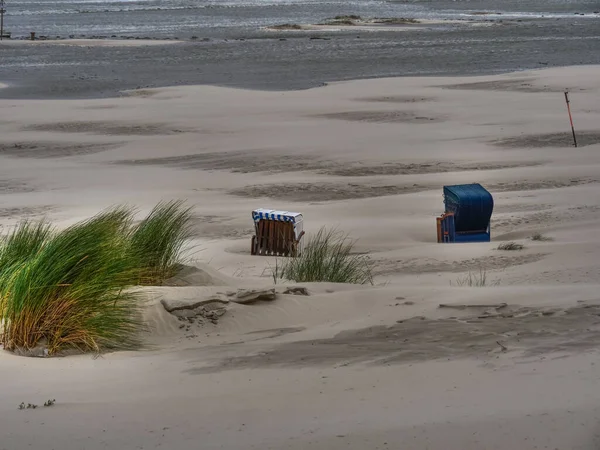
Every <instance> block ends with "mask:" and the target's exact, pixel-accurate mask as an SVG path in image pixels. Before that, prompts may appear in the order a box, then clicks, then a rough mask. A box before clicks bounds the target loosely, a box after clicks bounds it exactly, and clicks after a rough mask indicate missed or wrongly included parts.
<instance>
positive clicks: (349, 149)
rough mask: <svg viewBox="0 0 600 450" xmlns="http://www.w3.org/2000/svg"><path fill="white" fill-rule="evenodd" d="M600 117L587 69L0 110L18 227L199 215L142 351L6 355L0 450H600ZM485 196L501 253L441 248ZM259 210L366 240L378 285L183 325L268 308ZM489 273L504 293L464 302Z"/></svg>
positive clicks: (593, 72)
mask: <svg viewBox="0 0 600 450" xmlns="http://www.w3.org/2000/svg"><path fill="white" fill-rule="evenodd" d="M565 89H568V90H569V91H570V98H571V107H572V111H573V117H574V121H575V126H576V129H577V130H578V137H579V143H580V146H579V147H578V148H574V147H573V146H572V144H571V135H570V125H569V120H568V115H567V111H566V105H565V101H564V94H563V92H564V90H565ZM599 96H600V67H592V66H590V67H567V68H560V69H549V70H542V71H531V72H520V73H513V74H507V75H501V76H484V77H462V78H400V79H378V80H363V81H351V82H342V83H335V84H331V85H328V86H325V87H322V88H316V89H311V90H304V91H294V92H260V91H244V90H236V89H226V88H218V87H176V88H161V89H144V90H138V91H128V92H123V94H122V96H121V97H119V98H109V99H98V100H70V101H66V100H64V101H60V100H0V223H1V224H2V225H3V226H4V227H10V226H11V225H13V224H15V223H16V222H17V221H18V220H20V219H23V218H30V219H36V218H41V217H47V218H49V219H51V220H52V221H54V222H55V223H56V224H57V225H58V226H61V227H63V226H67V225H69V224H72V223H74V222H75V221H78V220H81V219H84V218H86V217H89V216H90V215H92V214H95V213H97V212H98V211H99V210H101V209H103V208H106V207H108V206H111V205H114V204H120V203H127V204H133V205H137V206H138V207H139V210H140V214H143V213H145V212H147V211H148V210H149V209H150V208H151V207H152V206H154V205H155V204H156V202H157V201H159V200H162V199H165V200H168V199H175V198H182V199H187V200H188V202H189V203H190V204H191V205H193V206H194V211H195V214H196V217H195V222H194V226H195V229H196V232H197V238H196V239H195V241H194V242H193V244H194V246H195V251H194V252H193V253H192V254H191V255H190V257H191V259H192V261H191V263H190V264H191V265H192V266H194V267H193V268H188V269H186V270H185V272H184V273H182V274H181V276H180V278H179V281H178V283H176V284H178V286H163V287H160V288H156V289H148V304H147V305H146V307H145V317H146V319H147V323H148V331H147V332H145V334H144V338H145V341H146V343H147V344H148V345H147V348H146V349H144V350H141V351H138V352H117V353H111V354H104V355H102V356H100V357H98V358H96V357H93V356H91V355H78V356H69V357H65V358H52V359H40V358H23V357H19V356H15V355H12V354H9V353H6V352H4V353H1V354H0V378H1V379H2V397H1V398H2V402H0V437H1V439H0V448H3V449H4V448H5V449H11V450H12V449H21V448H23V449H24V448H34V449H52V448H55V449H90V450H91V449H93V450H96V449H105V448H119V449H142V448H143V449H150V448H165V449H173V450H175V449H190V448H201V449H231V450H237V449H244V450H247V449H261V450H265V449H306V448H314V449H334V450H335V449H356V450H359V449H360V450H365V449H402V450H407V449H426V448H427V449H439V450H442V449H503V450H505V449H506V450H509V449H511V450H513V449H520V450H529V449H544V448H548V449H561V450H562V449H570V450H571V449H573V450H574V449H597V448H599V446H600V435H599V433H600V427H599V423H598V421H599V419H600V410H599V408H600V389H598V382H597V380H598V378H599V376H600V372H599V369H600V368H599V364H598V362H599V358H598V351H597V349H598V346H599V345H600V327H599V325H600V317H599V316H600V298H599V294H598V289H599V287H600V283H599V280H600V259H599V258H598V252H599V251H600V239H599V238H598V236H599V233H600V225H599V223H600V222H599V219H600V207H599V205H598V198H600V197H599V194H600V129H599V128H598V124H599V119H600V107H599V106H598V105H599V102H598V98H599ZM469 182H479V183H482V184H483V185H484V186H485V187H487V188H488V190H490V191H491V192H492V194H493V195H494V200H495V210H494V215H493V218H492V242H491V243H477V244H464V245H439V244H437V243H436V231H435V217H436V216H437V215H439V214H440V213H441V212H442V211H443V202H442V186H443V185H445V184H455V183H469ZM260 207H263V208H272V209H283V210H291V211H299V212H302V213H303V214H304V219H305V229H306V231H307V232H308V233H309V234H310V233H312V232H315V231H317V230H318V229H319V228H320V227H322V226H328V227H338V228H339V229H341V230H344V231H345V232H348V233H350V235H351V236H352V237H353V238H357V239H358V242H357V244H356V245H357V250H358V251H364V252H369V253H370V257H371V259H372V261H373V264H374V268H375V271H376V278H375V286H348V285H335V284H306V285H302V286H305V287H306V288H307V289H308V291H309V293H310V295H308V296H304V295H291V294H278V295H277V298H276V300H274V301H269V302H259V303H255V304H237V303H230V304H228V305H227V312H226V314H225V315H224V316H223V317H221V318H220V320H218V322H217V323H216V324H213V323H211V322H208V323H204V324H199V323H198V322H194V323H189V322H182V321H180V320H178V319H177V317H175V316H174V315H172V314H170V313H168V312H167V311H166V310H165V308H164V307H163V306H162V304H161V300H167V301H175V300H181V301H193V300H194V299H200V298H205V297H206V296H207V295H215V294H216V293H217V292H224V291H227V290H234V291H235V290H236V289H247V288H260V287H269V286H272V284H273V280H272V278H271V277H270V275H269V268H270V267H272V266H273V264H274V262H275V261H274V259H273V258H262V257H252V256H250V255H249V249H250V237H251V235H252V232H253V231H252V226H253V225H252V221H251V211H252V210H253V209H255V208H260ZM535 233H542V234H543V235H544V236H546V237H548V238H549V239H551V240H545V241H533V240H531V239H530V237H531V236H532V235H534V234H535ZM510 241H515V242H518V243H521V244H524V245H525V248H524V249H523V250H521V251H501V250H497V247H498V245H499V244H501V243H504V242H510ZM480 270H485V271H487V277H488V279H489V281H490V285H489V286H487V287H482V288H474V287H460V286H457V282H458V281H459V280H460V279H461V278H462V277H464V276H465V275H466V274H468V273H469V271H472V272H473V273H475V274H478V273H479V271H480ZM282 288H283V287H281V286H279V287H277V289H279V290H281V289H282ZM440 304H450V305H454V306H456V305H483V306H462V307H459V308H456V307H450V308H448V307H442V308H440V307H439V305H440ZM48 399H56V403H55V405H54V406H52V407H49V408H44V407H40V408H38V409H26V410H18V408H17V406H18V405H19V404H20V403H21V402H25V403H26V404H27V403H36V404H39V405H41V404H43V403H44V401H46V400H48Z"/></svg>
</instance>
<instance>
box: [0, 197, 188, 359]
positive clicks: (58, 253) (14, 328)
mask: <svg viewBox="0 0 600 450" xmlns="http://www.w3.org/2000/svg"><path fill="white" fill-rule="evenodd" d="M133 218H134V210H133V208H129V207H115V208H111V209H108V210H106V211H104V212H102V213H100V214H98V215H96V216H94V217H92V218H90V219H88V220H85V221H83V222H79V223H77V224H75V225H73V226H71V227H69V228H66V229H64V230H61V231H54V230H53V229H52V228H51V226H50V225H49V224H48V223H46V222H43V221H42V222H39V223H31V222H27V221H24V222H21V223H20V224H19V225H17V226H16V227H15V229H14V230H13V231H12V232H11V233H9V234H8V235H7V236H6V237H4V238H3V239H1V240H0V343H1V344H2V345H3V346H4V348H5V349H6V350H10V351H18V352H19V353H21V354H34V353H36V352H35V350H36V349H39V348H43V349H44V354H47V355H53V354H57V353H59V352H61V351H63V350H68V349H76V350H80V351H94V352H99V351H101V350H106V349H115V350H120V349H132V348H136V347H137V346H139V344H140V341H139V339H138V336H139V331H140V329H141V328H142V321H141V314H140V306H141V299H140V296H139V291H137V290H136V289H135V286H136V285H139V284H151V283H153V282H156V283H161V282H162V281H164V279H166V278H168V277H171V276H173V275H174V274H175V272H176V271H177V269H178V268H179V267H180V265H181V263H182V256H181V255H182V251H183V246H184V244H185V242H186V240H187V239H188V238H189V237H190V233H191V228H190V220H191V218H192V216H191V210H190V208H186V207H184V206H183V203H182V202H179V201H173V202H166V203H160V204H158V205H157V206H156V207H155V208H154V209H153V210H152V211H151V213H150V214H149V215H148V216H147V217H146V218H145V219H144V220H142V221H141V222H140V223H139V224H137V225H134V221H133Z"/></svg>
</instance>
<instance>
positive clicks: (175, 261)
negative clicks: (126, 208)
mask: <svg viewBox="0 0 600 450" xmlns="http://www.w3.org/2000/svg"><path fill="white" fill-rule="evenodd" d="M192 218H193V216H192V212H191V208H188V207H185V206H184V204H183V202H182V201H170V202H161V203H159V204H158V205H157V206H156V207H155V208H154V209H153V210H152V211H151V212H150V214H149V215H148V216H147V217H146V218H145V219H144V220H142V221H141V222H140V223H139V224H137V225H136V226H134V227H133V229H132V231H131V233H130V244H131V251H132V253H133V254H134V255H135V256H136V257H137V258H138V260H139V265H140V269H141V278H140V284H143V285H154V284H162V283H163V282H164V281H165V280H166V279H168V278H171V277H173V276H174V275H175V274H176V273H177V268H178V267H179V266H180V265H181V264H182V262H183V256H182V253H183V249H184V245H185V243H186V241H187V240H188V239H189V238H190V237H191V234H192V228H191V220H192Z"/></svg>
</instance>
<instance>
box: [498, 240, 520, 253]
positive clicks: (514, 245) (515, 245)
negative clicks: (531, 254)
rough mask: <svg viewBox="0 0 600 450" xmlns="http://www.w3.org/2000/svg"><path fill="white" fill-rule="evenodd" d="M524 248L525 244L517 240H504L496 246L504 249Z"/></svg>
mask: <svg viewBox="0 0 600 450" xmlns="http://www.w3.org/2000/svg"><path fill="white" fill-rule="evenodd" d="M524 248H525V246H524V245H523V244H519V243H517V242H505V243H503V244H500V245H499V246H498V250H506V251H512V250H523V249H524Z"/></svg>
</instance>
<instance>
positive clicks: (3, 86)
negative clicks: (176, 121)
mask: <svg viewBox="0 0 600 450" xmlns="http://www.w3.org/2000/svg"><path fill="white" fill-rule="evenodd" d="M125 42H128V41H125ZM177 43H181V42H172V44H177ZM61 44H62V45H66V46H69V45H72V46H74V47H76V46H80V45H78V44H69V43H62V42H61ZM61 44H57V45H61ZM120 45H121V43H120V41H116V42H115V45H114V47H119V46H120ZM139 45H140V46H144V45H145V44H144V43H141V44H139ZM149 45H153V44H149ZM167 45H169V44H167ZM81 46H85V44H81ZM131 46H135V45H126V44H125V45H123V47H131ZM99 47H104V45H100V46H99ZM596 66H600V63H598V64H580V65H567V66H553V67H548V66H542V67H539V65H538V67H524V68H520V69H516V70H515V69H512V70H508V69H507V70H495V71H491V70H490V71H488V72H483V73H482V72H478V73H468V72H465V73H458V74H456V73H451V74H444V73H424V74H406V75H394V76H385V75H381V76H365V77H360V78H351V79H339V80H333V81H315V82H314V85H312V86H307V87H303V88H297V89H260V88H251V87H244V86H229V85H222V84H218V83H209V84H193V83H189V84H165V85H153V86H140V87H136V88H125V89H121V90H116V91H114V92H112V93H105V94H102V95H100V94H99V93H98V94H95V95H86V96H71V95H69V96H64V97H56V96H45V97H33V96H26V97H4V96H3V95H2V93H3V91H5V90H9V89H11V88H16V87H18V84H13V85H11V84H10V83H6V82H4V83H2V80H0V101H2V100H15V101H19V100H22V101H41V100H102V99H118V98H122V97H131V96H134V95H135V93H136V92H137V91H152V90H159V89H169V88H177V87H215V88H228V89H236V90H240V91H258V92H280V93H286V92H290V93H292V92H299V91H309V90H314V89H319V88H323V87H326V86H330V85H335V84H339V83H351V82H353V81H363V80H387V79H402V78H466V79H472V78H478V77H494V76H501V75H511V74H518V73H523V72H530V71H531V72H535V71H544V70H548V69H568V68H577V67H581V68H585V67H596Z"/></svg>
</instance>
